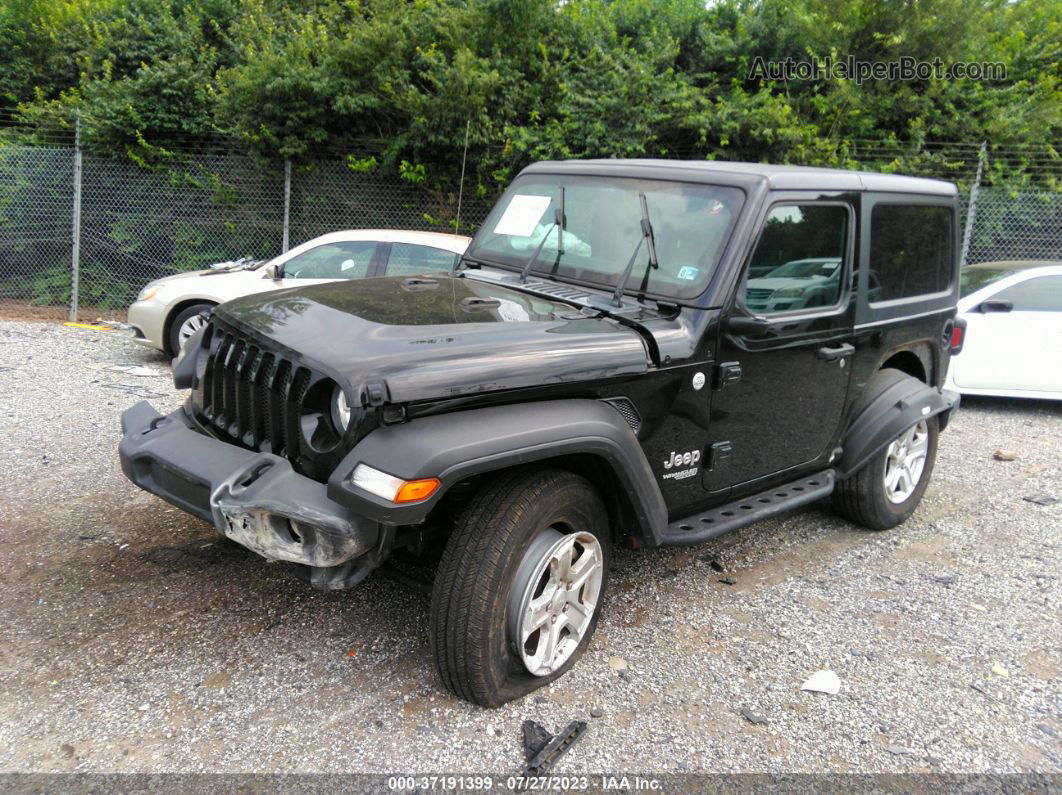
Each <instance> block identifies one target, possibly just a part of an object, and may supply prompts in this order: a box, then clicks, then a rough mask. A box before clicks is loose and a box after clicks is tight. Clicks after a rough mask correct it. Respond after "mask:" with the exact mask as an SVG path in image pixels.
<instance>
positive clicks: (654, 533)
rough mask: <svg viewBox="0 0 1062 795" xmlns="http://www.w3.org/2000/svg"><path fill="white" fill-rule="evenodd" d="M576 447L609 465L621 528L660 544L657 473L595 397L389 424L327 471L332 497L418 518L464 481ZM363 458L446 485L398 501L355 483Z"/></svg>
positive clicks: (380, 516)
mask: <svg viewBox="0 0 1062 795" xmlns="http://www.w3.org/2000/svg"><path fill="white" fill-rule="evenodd" d="M573 454H583V455H586V454H589V455H593V456H596V457H598V458H599V459H601V460H602V461H603V462H604V463H605V464H606V465H607V466H608V467H609V468H610V470H611V473H612V474H613V475H614V476H615V477H616V478H617V486H618V489H617V491H618V492H619V493H620V494H621V495H623V496H622V499H624V500H625V501H626V502H627V503H628V505H627V506H626V507H627V508H629V511H628V513H629V514H630V517H631V521H633V522H635V523H636V524H637V525H638V526H637V527H628V528H624V529H626V530H628V531H631V532H634V533H635V534H637V535H639V536H640V537H642V538H643V539H644V540H645V541H646V542H648V543H656V542H657V539H658V538H659V537H660V535H661V534H662V533H663V531H664V530H665V529H666V527H667V506H666V505H665V503H664V498H663V495H662V494H661V493H660V487H659V486H658V485H657V482H656V477H655V476H654V475H653V471H652V468H651V467H650V466H649V462H648V461H647V460H646V458H645V454H644V453H643V452H642V448H641V446H640V445H639V444H638V439H637V437H635V435H634V433H633V431H631V429H630V426H629V425H628V424H627V422H626V421H625V420H624V419H623V417H622V415H620V413H619V412H618V411H616V409H614V408H613V407H612V406H609V405H608V404H606V403H603V402H601V401H597V400H589V399H571V400H548V401H540V402H535V403H520V404H513V405H504V406H492V407H488V408H479V409H469V410H466V411H455V412H451V413H448V414H438V415H433V416H429V417H420V418H417V419H413V420H410V421H408V422H404V423H401V424H396V425H384V426H382V427H380V428H377V429H376V430H374V431H372V432H370V433H369V434H368V435H367V436H365V438H364V439H362V440H361V441H360V442H358V444H356V445H355V446H354V448H353V449H352V450H351V451H350V452H349V453H348V454H347V455H346V456H345V457H344V458H343V461H342V462H341V463H340V465H339V466H338V467H337V468H336V470H335V472H333V473H332V476H331V478H329V481H328V496H330V497H331V498H332V499H334V500H335V501H336V502H339V503H341V504H343V505H345V506H347V507H348V508H350V509H351V510H352V511H354V512H356V513H359V514H362V515H364V516H367V517H370V518H372V519H374V520H375V521H378V522H380V523H381V524H385V525H408V524H417V523H419V522H422V521H424V519H425V518H426V517H427V516H428V514H429V513H430V512H431V510H432V508H434V507H435V506H436V505H437V504H438V502H439V500H440V499H441V498H442V496H443V495H444V494H445V493H446V491H447V490H448V489H449V488H450V487H451V486H453V485H454V484H455V483H458V482H459V481H462V480H465V479H467V478H469V477H471V476H473V475H480V474H484V473H488V472H493V471H497V470H501V469H506V468H509V467H513V466H519V465H521V464H528V463H533V462H535V461H543V460H546V459H550V458H556V457H558V456H565V455H573ZM362 463H364V464H367V465H368V466H371V467H373V468H375V469H378V470H381V471H383V472H386V473H388V474H389V475H393V476H395V477H397V478H401V479H402V480H419V479H421V478H433V477H434V478H439V480H441V481H442V486H441V488H439V489H438V491H437V492H436V493H435V494H434V495H432V496H431V497H430V498H428V499H427V500H424V501H422V502H418V503H412V504H409V505H395V504H393V503H391V502H389V501H387V500H384V499H382V498H380V497H377V496H375V495H373V494H369V493H368V492H366V491H364V490H362V489H359V488H357V487H355V486H354V485H353V484H352V483H351V480H350V476H351V474H352V473H353V472H354V469H355V467H357V466H358V464H362ZM605 496H606V497H607V495H605Z"/></svg>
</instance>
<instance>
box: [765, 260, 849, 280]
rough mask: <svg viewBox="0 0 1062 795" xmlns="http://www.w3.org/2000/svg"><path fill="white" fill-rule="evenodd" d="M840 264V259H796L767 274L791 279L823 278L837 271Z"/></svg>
mask: <svg viewBox="0 0 1062 795" xmlns="http://www.w3.org/2000/svg"><path fill="white" fill-rule="evenodd" d="M840 264H841V261H840V260H839V259H796V260H793V261H792V262H787V263H786V264H785V265H783V266H782V267H780V268H775V269H774V270H773V271H771V272H770V273H768V274H767V276H769V277H771V278H772V279H773V278H774V277H775V276H786V277H789V278H790V279H812V278H815V277H819V278H823V277H826V276H832V275H833V274H834V273H836V272H837V267H838V266H839V265H840Z"/></svg>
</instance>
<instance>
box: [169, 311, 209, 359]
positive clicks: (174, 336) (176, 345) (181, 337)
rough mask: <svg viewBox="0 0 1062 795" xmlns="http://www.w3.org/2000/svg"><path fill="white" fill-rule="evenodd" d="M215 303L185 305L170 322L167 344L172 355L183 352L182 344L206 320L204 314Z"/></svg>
mask: <svg viewBox="0 0 1062 795" xmlns="http://www.w3.org/2000/svg"><path fill="white" fill-rule="evenodd" d="M214 306H215V304H206V303H203V304H192V305H191V306H188V307H185V308H184V309H182V310H181V311H180V312H178V313H177V316H176V317H174V318H173V321H172V322H171V323H170V332H169V334H168V335H167V339H166V345H167V346H169V350H168V353H169V354H170V356H176V355H177V354H178V353H180V352H181V346H182V345H183V344H184V343H185V341H186V340H187V339H188V338H189V337H191V336H192V334H194V333H195V332H196V331H198V330H199V328H200V327H201V326H202V325H203V323H204V322H205V321H204V320H203V319H202V317H201V316H202V315H203V313H205V312H209V311H210V310H211V309H213V308H214Z"/></svg>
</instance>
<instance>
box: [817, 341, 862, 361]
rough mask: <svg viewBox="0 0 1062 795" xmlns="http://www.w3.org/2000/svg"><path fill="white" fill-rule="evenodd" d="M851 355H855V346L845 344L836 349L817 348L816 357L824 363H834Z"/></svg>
mask: <svg viewBox="0 0 1062 795" xmlns="http://www.w3.org/2000/svg"><path fill="white" fill-rule="evenodd" d="M853 353H855V346H854V345H852V344H850V343H847V342H846V343H844V344H843V345H841V346H839V347H837V348H819V350H818V352H817V355H818V357H819V358H820V359H822V360H823V361H825V362H835V361H837V360H838V359H843V358H845V357H846V356H851V355H852V354H853Z"/></svg>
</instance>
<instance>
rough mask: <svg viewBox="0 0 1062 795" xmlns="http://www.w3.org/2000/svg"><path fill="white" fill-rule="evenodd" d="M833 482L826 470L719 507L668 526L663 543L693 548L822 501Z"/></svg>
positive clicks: (830, 474)
mask: <svg viewBox="0 0 1062 795" xmlns="http://www.w3.org/2000/svg"><path fill="white" fill-rule="evenodd" d="M834 482H835V477H834V471H833V470H832V469H825V470H823V471H822V472H819V473H817V474H814V475H809V476H807V477H802V478H799V479H797V480H794V481H792V482H791V483H786V484H784V485H782V486H776V487H775V488H773V489H765V490H764V491H761V492H759V493H758V494H753V495H752V496H751V497H745V498H744V499H740V500H735V501H734V502H729V503H727V504H726V505H720V506H718V507H717V508H712V509H711V510H710V511H703V512H701V513H697V514H694V515H693V516H687V517H686V518H685V519H677V520H675V521H674V522H671V524H669V525H668V526H667V531H666V532H665V534H664V538H663V543H665V544H668V545H672V546H691V545H693V544H700V543H701V542H702V541H708V540H710V539H713V538H718V537H719V536H721V535H723V534H724V533H729V532H730V531H731V530H737V529H738V528H739V527H745V526H746V525H750V524H753V523H754V522H759V521H760V520H762V519H767V518H768V517H771V516H775V515H777V514H780V513H785V512H786V511H790V510H792V509H793V508H796V507H798V506H800V505H807V504H808V503H810V502H815V501H816V500H821V499H822V498H823V497H827V496H829V495H830V493H831V492H832V491H833V487H834Z"/></svg>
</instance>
